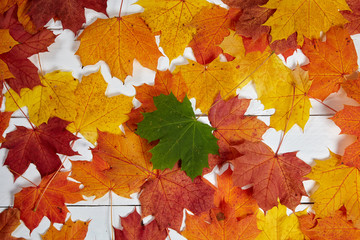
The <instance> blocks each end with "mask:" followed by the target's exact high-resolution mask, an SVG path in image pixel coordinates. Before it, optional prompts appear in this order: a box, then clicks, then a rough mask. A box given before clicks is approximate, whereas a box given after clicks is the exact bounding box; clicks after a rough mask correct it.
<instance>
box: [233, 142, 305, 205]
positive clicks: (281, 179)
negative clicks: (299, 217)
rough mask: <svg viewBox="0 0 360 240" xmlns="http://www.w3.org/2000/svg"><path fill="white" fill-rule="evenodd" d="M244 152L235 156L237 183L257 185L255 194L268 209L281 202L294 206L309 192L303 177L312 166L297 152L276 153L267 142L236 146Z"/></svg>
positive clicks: (240, 185) (234, 175)
mask: <svg viewBox="0 0 360 240" xmlns="http://www.w3.org/2000/svg"><path fill="white" fill-rule="evenodd" d="M234 148H235V149H236V150H238V151H239V153H240V154H242V156H240V157H238V158H236V159H234V160H233V161H232V163H233V164H234V173H233V178H234V184H235V185H237V186H239V187H243V186H246V185H248V184H252V185H253V189H254V195H253V196H254V198H255V199H256V201H257V202H258V204H259V206H260V207H261V208H262V209H264V211H267V210H269V209H271V208H272V207H274V206H277V205H278V198H279V199H280V202H281V203H282V204H284V205H286V206H287V207H288V208H290V209H294V208H295V207H296V206H297V205H299V203H300V199H301V196H306V195H307V194H306V191H305V189H304V186H303V183H302V181H303V180H305V178H304V176H305V175H306V174H308V173H309V172H310V170H311V167H310V166H309V165H307V164H306V163H305V162H303V161H302V160H301V159H299V158H297V157H296V152H290V153H284V154H275V153H274V152H273V151H272V150H271V148H270V147H269V146H267V145H266V144H265V143H263V142H257V143H251V142H245V143H243V144H240V145H236V146H234Z"/></svg>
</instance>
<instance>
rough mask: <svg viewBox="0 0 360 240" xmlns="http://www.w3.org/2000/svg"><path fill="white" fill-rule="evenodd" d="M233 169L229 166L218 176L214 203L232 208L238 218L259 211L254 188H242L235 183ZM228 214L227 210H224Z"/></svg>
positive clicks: (217, 205) (218, 206)
mask: <svg viewBox="0 0 360 240" xmlns="http://www.w3.org/2000/svg"><path fill="white" fill-rule="evenodd" d="M232 173H233V171H232V170H231V169H230V168H228V169H227V170H226V171H225V172H224V173H223V174H221V175H220V176H217V184H218V187H217V189H216V191H215V195H214V204H215V206H216V207H217V208H221V207H222V204H223V203H226V205H227V206H228V207H226V209H227V208H230V209H231V214H233V215H234V217H236V218H242V217H246V216H247V215H251V214H253V213H255V212H257V210H258V209H259V208H258V205H257V203H256V200H255V199H254V198H253V197H252V189H251V188H249V189H246V190H242V189H241V188H240V187H238V186H235V185H233V180H232ZM223 212H224V213H225V214H226V211H223Z"/></svg>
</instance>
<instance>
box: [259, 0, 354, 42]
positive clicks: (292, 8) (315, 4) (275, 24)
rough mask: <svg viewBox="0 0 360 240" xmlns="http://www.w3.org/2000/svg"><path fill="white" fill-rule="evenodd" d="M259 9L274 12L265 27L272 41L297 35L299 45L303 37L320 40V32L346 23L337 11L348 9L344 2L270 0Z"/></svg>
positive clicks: (343, 0)
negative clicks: (268, 29)
mask: <svg viewBox="0 0 360 240" xmlns="http://www.w3.org/2000/svg"><path fill="white" fill-rule="evenodd" d="M262 7H265V8H270V9H277V10H276V12H275V13H274V15H272V16H271V17H270V18H269V19H268V20H267V21H266V22H265V23H264V25H266V26H270V27H271V37H272V41H276V40H280V39H287V38H288V37H289V36H290V35H291V34H293V33H294V32H297V33H298V43H299V44H300V45H302V44H303V42H304V36H305V37H307V38H310V39H313V38H319V37H320V32H321V31H322V32H327V31H328V30H329V29H330V27H332V26H336V25H343V24H345V23H346V22H347V20H346V19H345V18H344V17H343V16H342V15H341V13H340V12H339V11H340V10H349V11H351V10H350V8H349V6H348V5H347V3H346V1H345V0H333V1H319V0H300V1H293V0H270V1H269V2H268V3H266V4H265V5H263V6H262Z"/></svg>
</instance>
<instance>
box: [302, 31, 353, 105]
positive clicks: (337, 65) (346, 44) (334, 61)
mask: <svg viewBox="0 0 360 240" xmlns="http://www.w3.org/2000/svg"><path fill="white" fill-rule="evenodd" d="M301 50H302V51H303V52H304V54H305V55H306V56H307V57H308V58H309V60H310V63H311V64H308V65H306V66H304V67H303V68H304V69H305V70H307V71H309V78H310V80H313V83H312V85H311V88H310V90H309V96H310V97H313V98H318V99H320V100H324V99H325V98H327V97H328V96H329V95H330V94H331V93H333V92H337V91H338V90H339V88H340V86H341V84H342V83H343V82H344V81H345V76H346V75H348V74H351V73H353V72H354V71H355V70H357V68H358V66H357V56H356V54H355V53H356V51H355V46H354V43H353V41H352V39H351V37H350V35H349V33H348V32H347V30H346V29H343V28H340V27H333V28H331V29H330V30H329V31H328V32H327V33H326V41H325V42H322V41H320V40H312V41H311V40H309V39H305V43H304V46H303V47H302V48H301ZM329 53H331V54H329Z"/></svg>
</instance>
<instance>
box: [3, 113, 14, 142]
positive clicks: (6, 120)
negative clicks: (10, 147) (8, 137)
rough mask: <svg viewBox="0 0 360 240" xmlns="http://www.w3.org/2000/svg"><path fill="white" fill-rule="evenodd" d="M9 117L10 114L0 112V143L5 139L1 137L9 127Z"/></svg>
mask: <svg viewBox="0 0 360 240" xmlns="http://www.w3.org/2000/svg"><path fill="white" fill-rule="evenodd" d="M11 115H12V112H0V134H1V135H0V143H2V142H4V141H5V138H4V137H3V136H2V135H3V134H4V132H5V130H6V129H7V128H8V126H9V121H10V118H11Z"/></svg>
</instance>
